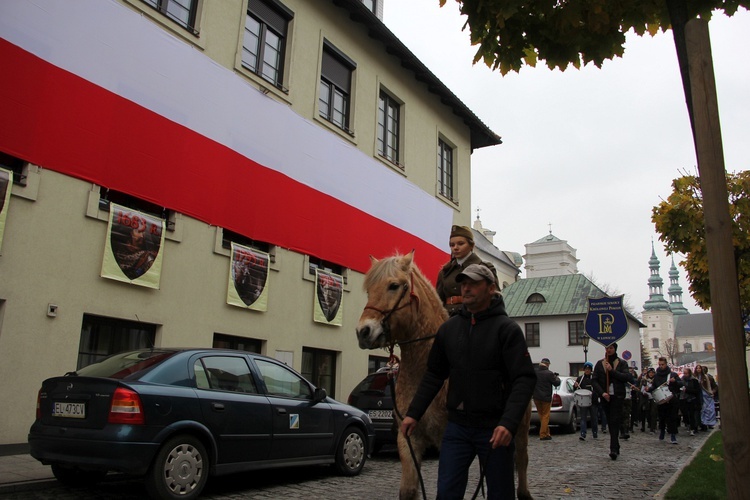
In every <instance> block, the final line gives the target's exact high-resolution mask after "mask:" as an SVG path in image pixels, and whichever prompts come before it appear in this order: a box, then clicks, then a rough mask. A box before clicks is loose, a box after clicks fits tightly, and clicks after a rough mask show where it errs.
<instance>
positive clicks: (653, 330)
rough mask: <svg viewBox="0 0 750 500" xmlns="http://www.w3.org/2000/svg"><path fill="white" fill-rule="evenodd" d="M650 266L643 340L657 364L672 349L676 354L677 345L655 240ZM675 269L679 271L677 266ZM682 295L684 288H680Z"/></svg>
mask: <svg viewBox="0 0 750 500" xmlns="http://www.w3.org/2000/svg"><path fill="white" fill-rule="evenodd" d="M648 267H649V269H650V276H649V277H648V290H649V298H648V300H647V301H646V302H645V303H644V304H643V312H642V313H641V316H642V318H643V323H644V324H645V325H646V327H645V328H643V329H642V330H641V342H642V343H643V346H644V348H645V350H646V352H648V353H649V359H650V361H651V366H656V362H657V360H658V359H659V357H660V356H664V357H666V358H667V359H669V358H670V356H669V354H670V353H669V351H670V350H673V351H674V353H673V354H676V345H675V340H674V313H673V312H672V310H671V309H670V305H669V302H667V301H666V300H665V299H664V293H663V286H664V281H663V280H662V279H661V276H660V275H659V268H660V263H659V258H658V257H657V256H656V251H655V250H654V243H653V242H651V258H650V259H649V261H648ZM675 271H677V269H676V268H675ZM670 279H671V275H670ZM681 296H682V289H680V297H681ZM680 300H681V299H680ZM680 305H682V303H680Z"/></svg>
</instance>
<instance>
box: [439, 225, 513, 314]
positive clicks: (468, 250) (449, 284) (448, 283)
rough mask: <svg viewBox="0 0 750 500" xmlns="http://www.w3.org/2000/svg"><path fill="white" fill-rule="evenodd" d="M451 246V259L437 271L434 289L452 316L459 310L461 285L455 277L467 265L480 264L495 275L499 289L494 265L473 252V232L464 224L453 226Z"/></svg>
mask: <svg viewBox="0 0 750 500" xmlns="http://www.w3.org/2000/svg"><path fill="white" fill-rule="evenodd" d="M448 243H449V244H450V247H451V260H450V261H448V262H447V263H446V264H445V265H444V266H443V267H442V269H440V272H439V273H438V277H437V283H436V284H435V289H436V290H437V293H438V295H439V296H440V300H441V301H442V302H443V307H444V308H445V310H446V311H448V314H449V315H451V316H453V315H454V314H458V313H459V312H460V311H461V302H463V297H462V296H461V285H460V284H459V283H458V281H457V280H456V278H457V277H458V275H459V274H460V273H461V272H462V271H464V270H465V269H466V268H467V267H468V266H470V265H472V264H482V265H484V266H485V267H486V268H488V269H489V270H490V271H492V275H493V276H494V277H495V286H496V287H497V288H498V290H499V289H500V285H499V283H498V281H497V272H496V271H495V266H493V265H492V264H491V263H490V262H482V259H480V258H479V256H478V255H477V254H475V253H474V233H472V232H471V229H470V228H468V227H466V226H453V227H452V228H451V236H450V240H449V242H448Z"/></svg>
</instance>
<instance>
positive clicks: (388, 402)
mask: <svg viewBox="0 0 750 500" xmlns="http://www.w3.org/2000/svg"><path fill="white" fill-rule="evenodd" d="M397 374H398V368H395V369H392V368H390V367H384V368H380V369H379V370H378V371H376V372H375V373H371V374H369V375H368V376H366V377H365V378H364V379H363V380H362V381H361V382H360V383H359V384H357V386H356V387H355V388H354V389H352V392H351V393H350V394H349V398H348V399H347V403H349V404H350V405H352V406H354V407H357V408H359V409H360V410H362V411H364V412H367V414H368V415H369V416H370V419H371V420H372V424H373V426H374V427H375V443H374V444H373V447H372V452H373V453H377V452H378V451H380V449H381V448H382V447H383V445H386V444H393V443H395V442H396V436H397V435H398V429H397V428H396V421H395V419H394V418H393V396H392V394H391V377H393V386H394V387H395V384H396V378H395V377H396V375H397Z"/></svg>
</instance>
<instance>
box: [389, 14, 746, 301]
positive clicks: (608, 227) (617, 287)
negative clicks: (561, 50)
mask: <svg viewBox="0 0 750 500" xmlns="http://www.w3.org/2000/svg"><path fill="white" fill-rule="evenodd" d="M384 22H385V24H386V25H387V26H388V27H389V28H390V29H391V31H393V32H394V34H396V36H398V37H399V38H400V39H401V40H402V41H403V42H404V44H406V46H407V47H409V49H410V50H411V51H412V52H414V54H415V55H417V57H419V58H420V60H421V61H422V62H423V63H425V64H426V65H427V66H428V67H429V68H430V69H431V70H432V72H433V73H434V74H435V75H436V76H437V77H438V78H439V79H440V80H441V81H443V83H445V84H446V85H447V86H448V88H450V89H451V90H452V91H453V92H454V93H455V94H456V95H457V96H458V97H459V98H460V99H461V100H462V101H463V102H464V103H465V104H466V105H467V106H468V107H469V108H470V109H471V110H472V111H474V113H475V114H476V115H477V116H478V117H479V118H480V119H481V120H482V121H483V122H484V123H485V124H487V125H488V126H489V127H490V128H491V129H492V130H493V131H494V132H496V133H497V134H499V135H500V136H502V138H503V144H502V145H499V146H493V147H489V148H483V149H479V150H477V151H475V152H474V154H473V155H472V202H471V220H472V222H473V221H474V219H475V218H476V216H477V209H480V211H479V216H480V218H481V220H482V223H483V225H484V227H485V228H488V229H491V230H493V231H497V235H496V236H495V240H494V242H495V245H496V246H497V247H498V248H500V249H501V250H509V251H514V252H518V253H520V254H521V255H524V254H525V251H526V249H525V246H524V245H526V244H528V243H531V242H533V241H536V240H538V239H539V238H542V237H543V236H545V235H547V234H548V233H549V231H550V226H549V224H551V228H552V234H554V235H555V236H557V237H558V238H560V239H563V240H566V241H567V242H568V243H569V244H570V245H571V246H572V247H573V248H575V249H576V250H577V257H578V258H579V259H580V262H579V264H578V269H579V272H581V273H582V274H585V275H588V276H591V275H593V277H594V281H595V282H596V283H597V284H600V285H604V286H606V287H608V288H609V289H610V290H612V291H617V292H619V293H624V294H625V295H626V297H625V300H626V303H628V304H630V306H631V307H632V309H634V310H635V312H637V313H640V311H641V310H642V309H643V303H644V302H645V301H646V300H647V299H648V285H647V282H648V278H649V268H648V260H649V258H650V257H651V243H652V241H653V242H654V246H655V248H656V254H657V256H658V257H659V259H660V260H661V273H660V274H661V277H662V279H663V280H664V295H665V298H668V296H667V287H668V286H669V276H668V274H667V273H668V271H669V267H670V265H671V258H670V257H668V256H667V254H666V253H665V251H664V250H663V246H662V244H661V242H660V241H659V240H658V235H657V234H656V231H655V229H654V225H653V224H652V222H651V210H652V208H653V207H654V206H655V205H657V204H658V203H659V202H660V201H661V199H662V198H666V197H667V196H669V194H670V193H671V182H672V180H673V179H674V178H676V177H679V176H680V175H681V174H682V173H683V172H688V173H696V172H697V170H696V159H695V152H694V151H695V150H694V146H693V141H692V135H691V132H690V123H689V119H688V114H687V108H686V105H685V96H684V92H683V90H682V83H681V80H680V73H679V68H678V63H677V56H676V54H675V48H674V39H673V37H672V32H671V31H669V32H667V33H666V34H664V33H662V34H659V35H657V36H656V37H655V38H651V37H650V36H646V37H644V38H640V37H638V36H635V35H632V36H631V35H630V34H629V35H628V42H627V45H626V49H625V55H624V57H623V58H619V59H616V60H614V61H606V62H605V63H604V65H603V67H602V69H599V68H596V67H595V66H593V65H589V66H587V67H585V68H583V69H581V70H576V69H575V68H572V67H571V68H569V69H567V70H566V71H565V72H561V71H559V70H555V71H552V70H549V69H548V68H547V67H546V65H544V64H541V63H540V64H538V65H537V67H536V68H531V67H524V68H523V69H522V70H521V72H520V73H509V74H508V75H506V76H504V77H503V76H501V75H500V73H499V72H491V71H490V70H489V69H488V68H487V67H486V66H484V64H482V63H479V64H477V65H476V66H472V64H471V61H472V58H473V56H474V53H475V50H474V48H472V47H471V45H470V44H469V33H468V30H467V31H462V27H463V24H464V22H465V17H461V16H460V14H459V11H458V4H457V3H456V2H454V1H453V0H448V1H447V2H446V6H445V7H443V8H440V7H439V3H438V0H407V1H404V0H386V2H385V9H384ZM709 31H710V34H711V45H712V52H713V59H714V71H715V74H716V81H717V90H718V98H719V107H720V111H719V112H720V119H721V127H722V136H723V142H724V157H725V162H726V168H727V170H728V171H732V172H734V171H740V170H747V168H748V164H747V159H748V158H750V138H749V137H748V133H750V89H748V84H749V83H750V55H748V53H749V52H750V50H749V49H750V14H749V13H748V12H747V11H745V10H742V11H740V12H739V13H738V14H736V15H735V16H733V17H732V18H727V17H725V16H724V15H723V14H716V15H715V16H714V18H713V20H712V21H711V22H710V23H709ZM462 209H468V207H462ZM681 260H683V256H681V255H677V256H675V262H676V263H677V264H678V269H679V270H680V285H681V286H682V288H683V292H684V293H683V302H684V304H685V306H686V307H687V308H688V310H689V311H690V312H691V313H698V312H703V311H702V310H701V309H700V308H699V307H698V306H697V305H696V304H695V302H694V301H693V299H692V298H691V297H690V294H689V291H688V282H687V279H686V276H685V270H684V269H683V268H682V267H681V266H679V262H680V261H681ZM522 276H523V277H525V271H524V272H523V274H522Z"/></svg>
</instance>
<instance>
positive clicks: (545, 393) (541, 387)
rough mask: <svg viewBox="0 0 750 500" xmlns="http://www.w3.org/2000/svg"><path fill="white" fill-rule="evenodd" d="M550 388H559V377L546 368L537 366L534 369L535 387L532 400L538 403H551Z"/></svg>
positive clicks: (540, 365)
mask: <svg viewBox="0 0 750 500" xmlns="http://www.w3.org/2000/svg"><path fill="white" fill-rule="evenodd" d="M552 386H555V387H560V377H558V376H557V374H556V373H553V372H552V371H550V369H549V367H548V366H545V365H543V364H541V363H540V364H539V366H537V367H536V387H535V388H534V399H537V400H539V401H546V402H548V403H549V402H550V401H552Z"/></svg>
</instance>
